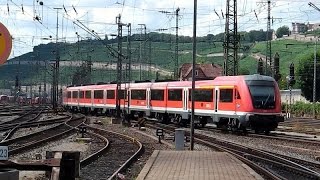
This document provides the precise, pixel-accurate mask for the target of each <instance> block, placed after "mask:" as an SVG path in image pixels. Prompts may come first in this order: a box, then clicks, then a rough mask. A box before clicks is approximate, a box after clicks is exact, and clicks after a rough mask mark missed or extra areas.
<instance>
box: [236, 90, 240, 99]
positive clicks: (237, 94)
mask: <svg viewBox="0 0 320 180" xmlns="http://www.w3.org/2000/svg"><path fill="white" fill-rule="evenodd" d="M235 99H241V97H240V94H239V91H238V90H237V89H236V91H235Z"/></svg>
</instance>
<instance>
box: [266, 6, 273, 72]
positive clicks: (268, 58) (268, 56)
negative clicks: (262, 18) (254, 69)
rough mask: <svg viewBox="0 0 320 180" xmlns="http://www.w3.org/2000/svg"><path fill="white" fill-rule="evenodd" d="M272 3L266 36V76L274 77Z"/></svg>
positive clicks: (269, 7) (269, 8)
mask: <svg viewBox="0 0 320 180" xmlns="http://www.w3.org/2000/svg"><path fill="white" fill-rule="evenodd" d="M270 14H271V1H268V18H267V20H268V21H267V35H266V41H267V48H266V62H265V63H266V67H265V74H266V75H270V76H273V74H274V73H273V62H272V58H271V39H272V38H271V35H270V32H271V17H270ZM268 66H269V67H270V72H271V74H269V72H268V69H269V68H268Z"/></svg>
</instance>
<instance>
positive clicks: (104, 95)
mask: <svg viewBox="0 0 320 180" xmlns="http://www.w3.org/2000/svg"><path fill="white" fill-rule="evenodd" d="M106 102H107V90H103V106H106Z"/></svg>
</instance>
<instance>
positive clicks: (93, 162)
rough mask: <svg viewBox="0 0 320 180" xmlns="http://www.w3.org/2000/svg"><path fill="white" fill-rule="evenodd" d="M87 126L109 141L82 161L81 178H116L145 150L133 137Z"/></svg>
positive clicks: (91, 131) (92, 131)
mask: <svg viewBox="0 0 320 180" xmlns="http://www.w3.org/2000/svg"><path fill="white" fill-rule="evenodd" d="M87 128H88V129H89V130H90V133H95V134H99V136H103V137H105V139H108V143H107V144H106V146H105V147H104V148H102V149H101V150H100V151H98V152H97V153H95V154H94V155H92V156H90V157H88V158H86V159H84V160H82V161H81V164H80V166H81V171H82V172H83V173H82V176H81V178H84V179H101V178H108V179H116V178H117V176H118V173H121V172H124V171H126V168H127V167H128V166H129V165H130V164H131V163H132V162H133V160H134V159H136V158H137V157H138V156H139V155H140V154H141V153H142V152H143V146H142V144H141V143H140V142H139V141H137V140H136V139H134V138H132V137H129V136H126V135H123V134H119V133H116V132H112V131H108V130H104V129H100V128H94V127H91V126H87ZM97 157H99V158H98V159H97Z"/></svg>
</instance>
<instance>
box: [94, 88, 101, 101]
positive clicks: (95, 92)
mask: <svg viewBox="0 0 320 180" xmlns="http://www.w3.org/2000/svg"><path fill="white" fill-rule="evenodd" d="M93 98H94V99H103V90H95V91H94V92H93Z"/></svg>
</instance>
